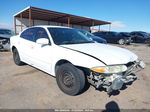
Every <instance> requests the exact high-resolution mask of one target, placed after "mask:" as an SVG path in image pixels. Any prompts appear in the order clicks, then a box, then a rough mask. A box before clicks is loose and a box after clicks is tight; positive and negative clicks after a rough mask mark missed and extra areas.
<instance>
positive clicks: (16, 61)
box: [13, 48, 23, 66]
mask: <svg viewBox="0 0 150 112" xmlns="http://www.w3.org/2000/svg"><path fill="white" fill-rule="evenodd" d="M13 59H14V62H15V64H16V65H19V66H20V65H23V62H22V61H21V60H20V56H19V53H18V50H17V49H16V48H15V49H13Z"/></svg>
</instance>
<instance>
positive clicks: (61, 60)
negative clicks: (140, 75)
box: [10, 26, 145, 95]
mask: <svg viewBox="0 0 150 112" xmlns="http://www.w3.org/2000/svg"><path fill="white" fill-rule="evenodd" d="M10 41H11V50H12V53H13V59H14V62H15V64H16V65H22V64H23V62H24V63H27V64H29V65H31V66H34V67H36V68H38V69H40V70H42V71H44V72H46V73H48V74H51V75H52V76H55V77H56V81H57V84H58V87H59V88H60V89H61V90H62V91H63V92H64V93H66V94H68V95H77V94H79V93H80V92H81V91H82V90H83V89H84V87H85V86H86V84H87V83H90V84H92V85H93V86H95V87H96V88H101V87H103V88H106V90H107V92H108V93H109V94H110V93H111V92H112V91H113V90H120V89H121V88H122V86H123V84H125V83H128V82H130V81H134V80H135V79H136V75H133V73H135V72H136V71H138V70H139V69H142V68H144V67H145V65H144V62H143V61H139V60H138V56H137V55H135V54H134V53H132V52H130V51H128V50H126V49H123V48H119V47H115V46H111V45H107V44H99V43H96V42H94V41H93V40H92V39H90V38H89V37H87V36H85V35H83V34H82V33H81V32H80V31H79V30H76V29H72V28H67V27H60V26H36V27H31V28H28V29H26V30H24V31H23V32H22V33H21V34H20V35H17V36H14V37H11V39H10Z"/></svg>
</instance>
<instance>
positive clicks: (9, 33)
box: [0, 29, 13, 35]
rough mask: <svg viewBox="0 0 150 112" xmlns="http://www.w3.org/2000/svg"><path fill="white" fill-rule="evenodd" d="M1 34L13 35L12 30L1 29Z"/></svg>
mask: <svg viewBox="0 0 150 112" xmlns="http://www.w3.org/2000/svg"><path fill="white" fill-rule="evenodd" d="M0 34H7V35H13V32H12V31H11V30H5V29H0Z"/></svg>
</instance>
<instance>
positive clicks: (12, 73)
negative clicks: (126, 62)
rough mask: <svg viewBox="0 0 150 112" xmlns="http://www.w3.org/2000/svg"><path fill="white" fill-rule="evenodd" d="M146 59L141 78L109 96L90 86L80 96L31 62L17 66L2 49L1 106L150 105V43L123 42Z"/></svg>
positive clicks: (88, 107) (90, 107)
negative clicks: (61, 87)
mask: <svg viewBox="0 0 150 112" xmlns="http://www.w3.org/2000/svg"><path fill="white" fill-rule="evenodd" d="M120 47H124V48H126V49H129V50H131V51H133V52H134V53H136V54H137V55H138V56H139V58H140V59H142V60H144V62H145V63H146V65H147V66H146V68H145V69H144V70H142V71H140V72H139V73H137V75H138V80H136V81H135V82H133V83H132V85H129V86H127V87H124V88H122V90H121V91H117V92H114V93H113V94H112V96H110V97H109V96H108V95H107V93H106V92H105V91H103V90H95V88H94V87H92V86H90V87H89V88H88V89H87V90H86V91H85V92H83V93H82V94H80V95H78V96H68V95H66V94H64V93H63V92H61V91H60V89H59V88H58V86H57V84H56V80H55V78H54V77H52V76H50V75H48V74H46V73H44V72H41V71H40V70H37V69H35V68H33V67H31V66H28V65H24V66H16V65H15V64H14V62H13V59H12V54H11V52H0V108H2V109H3V108H5V109H50V108H53V109H105V108H111V107H113V108H115V106H116V108H120V109H150V95H149V94H150V47H148V46H146V45H137V44H133V45H129V46H120Z"/></svg>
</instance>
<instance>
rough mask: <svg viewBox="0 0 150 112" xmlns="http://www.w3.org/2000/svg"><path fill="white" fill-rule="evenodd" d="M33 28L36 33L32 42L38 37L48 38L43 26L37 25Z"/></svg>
mask: <svg viewBox="0 0 150 112" xmlns="http://www.w3.org/2000/svg"><path fill="white" fill-rule="evenodd" d="M35 30H36V35H35V37H34V42H36V40H37V39H39V38H47V39H48V40H49V38H48V35H47V33H46V31H45V29H44V28H38V27H37V28H35Z"/></svg>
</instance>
